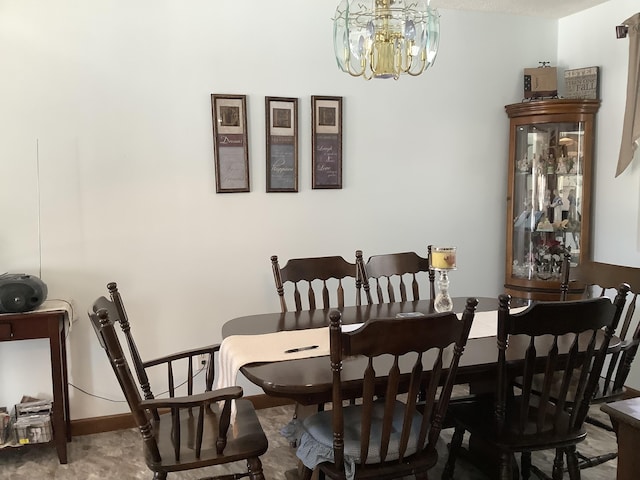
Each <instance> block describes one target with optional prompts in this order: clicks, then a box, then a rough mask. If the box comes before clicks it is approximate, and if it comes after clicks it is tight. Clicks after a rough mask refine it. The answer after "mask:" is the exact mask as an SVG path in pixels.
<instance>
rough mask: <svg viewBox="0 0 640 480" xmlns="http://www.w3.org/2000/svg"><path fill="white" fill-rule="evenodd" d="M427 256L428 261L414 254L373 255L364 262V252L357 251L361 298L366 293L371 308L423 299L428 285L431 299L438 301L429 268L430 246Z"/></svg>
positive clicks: (433, 273)
mask: <svg viewBox="0 0 640 480" xmlns="http://www.w3.org/2000/svg"><path fill="white" fill-rule="evenodd" d="M427 253H428V255H427V258H424V257H421V256H419V255H418V254H417V253H415V252H402V253H389V254H384V255H373V256H371V257H369V259H368V260H367V262H366V263H365V262H364V259H363V256H362V250H357V251H356V264H357V265H358V277H359V278H358V282H357V286H358V287H360V288H359V291H358V298H360V297H361V290H364V296H365V299H366V302H367V303H368V304H369V305H371V304H373V303H393V302H406V301H413V300H420V298H421V297H420V284H421V283H422V284H423V285H428V286H429V294H430V295H431V297H430V298H435V296H436V295H435V284H434V282H435V272H434V271H433V270H432V269H431V268H430V266H429V258H430V257H431V245H429V246H428V247H427ZM427 282H428V283H427ZM371 283H373V288H372V287H371ZM371 290H373V294H372V293H371ZM409 293H410V294H409Z"/></svg>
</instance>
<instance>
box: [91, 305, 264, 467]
mask: <svg viewBox="0 0 640 480" xmlns="http://www.w3.org/2000/svg"><path fill="white" fill-rule="evenodd" d="M89 318H90V320H91V324H92V325H93V327H94V329H95V331H96V335H97V337H98V340H99V342H100V345H101V346H102V347H103V348H104V350H105V352H106V354H107V357H108V359H109V362H110V364H111V366H112V368H113V371H114V373H115V375H116V377H117V379H118V383H119V384H120V386H121V388H122V391H123V393H124V396H125V398H126V400H127V403H128V404H129V408H130V410H131V413H132V415H133V419H134V421H135V423H136V425H137V427H138V429H139V430H140V434H141V437H142V443H143V454H144V457H145V461H146V464H147V466H148V468H149V469H150V470H151V471H152V472H153V479H154V480H164V479H166V478H167V475H168V474H169V473H172V472H179V471H185V470H194V469H200V468H203V467H210V466H219V467H220V468H219V472H218V475H216V476H211V473H212V472H210V471H207V474H208V475H209V476H207V477H206V478H209V479H212V480H213V479H220V480H226V479H229V478H241V477H244V476H248V477H249V478H251V479H252V480H264V475H263V472H262V463H261V460H260V455H262V454H264V453H265V452H266V451H267V447H268V441H267V438H266V436H265V434H264V431H263V430H262V427H261V425H260V422H259V420H258V416H257V414H256V412H255V409H254V408H253V405H252V403H251V402H250V401H249V400H246V399H243V398H241V397H242V394H243V392H242V388H241V387H238V386H234V387H229V388H224V389H220V390H215V391H205V392H204V393H199V394H197V393H191V391H192V375H191V373H192V371H193V363H192V362H193V361H189V360H188V361H187V365H188V367H187V372H186V380H184V381H185V382H186V383H187V384H188V387H187V388H188V391H189V393H187V394H186V395H181V394H179V393H178V387H179V385H178V383H181V382H182V381H183V379H179V378H178V377H177V376H176V371H175V364H177V363H178V362H179V360H180V359H183V358H185V356H186V358H191V352H186V353H184V355H183V353H176V354H172V355H168V356H166V357H163V358H161V359H157V360H153V361H148V362H142V365H143V366H144V367H145V368H149V367H153V366H160V365H163V366H164V367H165V375H166V378H167V379H168V387H167V389H166V392H165V394H168V398H165V397H164V396H163V398H158V397H160V396H161V395H159V394H158V393H156V394H155V398H154V394H153V393H151V386H150V384H149V383H148V378H147V377H144V378H145V379H146V387H147V388H146V389H145V390H144V396H145V398H144V399H143V398H142V395H141V390H142V388H140V387H138V386H137V385H136V382H135V379H134V377H133V375H132V373H131V369H130V367H129V361H128V359H127V357H126V356H125V354H124V351H123V348H122V345H121V343H120V339H119V338H118V334H117V331H116V329H115V325H114V324H115V321H114V319H119V321H120V322H122V321H123V318H126V316H125V317H123V316H121V313H119V312H118V308H116V304H115V303H114V302H112V301H110V300H108V299H107V298H105V297H100V298H99V299H97V300H96V301H95V302H94V304H93V306H92V309H91V310H90V311H89ZM123 331H125V336H126V337H127V342H129V339H130V338H131V334H130V333H131V332H130V329H128V328H127V327H123ZM134 345H135V344H134ZM196 355H200V354H199V353H197V354H196ZM134 363H135V362H134ZM207 382H208V380H207ZM208 387H209V389H210V385H208ZM232 401H235V404H236V409H235V418H234V421H233V423H232V422H231V402H232ZM130 454H133V453H130ZM242 460H244V461H246V465H247V466H246V471H244V472H239V473H236V474H234V473H232V469H237V468H238V467H237V465H234V466H232V467H231V468H230V467H229V466H227V465H228V464H231V463H233V462H237V461H242ZM234 475H235V476H234Z"/></svg>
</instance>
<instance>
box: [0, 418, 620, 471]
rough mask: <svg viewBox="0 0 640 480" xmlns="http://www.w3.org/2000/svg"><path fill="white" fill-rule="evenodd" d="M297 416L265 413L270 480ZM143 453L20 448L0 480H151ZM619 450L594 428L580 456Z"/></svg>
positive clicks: (136, 447)
mask: <svg viewBox="0 0 640 480" xmlns="http://www.w3.org/2000/svg"><path fill="white" fill-rule="evenodd" d="M592 411H593V413H594V414H595V415H597V416H598V417H599V418H604V419H607V417H606V415H604V414H603V413H602V412H600V411H599V409H598V408H597V407H593V408H592ZM291 414H292V408H291V407H277V408H269V409H265V410H261V411H260V412H259V415H260V421H261V422H262V425H263V428H264V429H265V431H266V432H267V435H268V437H269V451H268V452H267V453H266V455H264V456H263V457H262V461H263V466H264V473H265V476H266V478H267V479H284V478H285V475H284V472H285V471H286V470H289V469H291V468H293V467H294V466H295V462H296V457H295V452H294V450H293V449H292V448H291V447H290V446H289V444H288V443H287V441H286V440H285V439H284V438H283V437H282V436H281V435H280V433H279V432H280V428H282V426H283V425H285V424H286V423H287V422H288V421H289V420H290V419H291ZM451 433H452V432H451V431H450V430H446V431H445V432H444V433H443V442H442V445H441V448H440V449H439V450H440V452H441V458H440V462H439V464H438V466H437V467H436V468H435V469H434V470H433V473H432V474H431V475H430V478H432V479H439V478H440V473H441V469H442V463H443V462H444V461H445V460H446V441H447V440H448V439H449V438H450V436H451ZM141 448H142V447H141V441H140V437H139V434H138V433H137V431H136V430H134V429H132V430H122V431H118V432H110V433H103V434H96V435H86V436H83V437H74V439H73V442H71V443H70V444H69V463H68V464H67V465H60V464H59V463H58V459H57V456H56V454H55V449H53V448H49V447H47V448H37V449H34V448H30V449H19V450H14V451H11V452H8V451H6V450H7V449H5V451H2V452H0V479H2V480H5V479H6V480H27V479H29V480H34V479H64V480H97V479H117V480H130V479H131V480H133V479H146V480H151V479H152V477H153V475H152V474H151V472H150V471H149V470H148V469H147V468H146V466H145V464H144V460H143V458H142V454H141ZM615 448H616V443H615V437H614V435H613V434H611V433H608V432H605V431H603V430H601V429H596V428H591V427H590V429H589V435H588V437H587V440H586V441H585V442H583V443H582V444H581V445H580V448H579V451H581V452H583V453H588V454H594V453H603V452H605V451H611V450H615ZM533 461H534V464H535V465H537V466H539V467H540V468H542V469H543V470H545V471H548V472H549V474H550V470H551V465H552V462H553V452H547V453H545V454H540V453H537V454H534V460H533ZM209 474H213V470H212V469H204V470H201V471H199V472H198V473H197V474H196V473H194V472H186V473H178V474H174V475H169V480H181V479H197V478H201V477H204V476H207V475H209ZM615 476H616V461H615V460H613V461H609V462H607V463H605V464H603V465H600V466H597V467H593V468H589V469H586V470H583V471H582V479H583V480H612V479H614V478H615ZM455 477H456V478H457V479H460V480H485V479H486V477H485V476H483V475H482V474H480V473H479V472H478V471H477V470H476V469H474V468H473V467H472V466H470V465H468V464H466V463H465V462H463V461H460V462H459V464H458V466H457V467H456V475H455ZM565 478H568V475H566V474H565Z"/></svg>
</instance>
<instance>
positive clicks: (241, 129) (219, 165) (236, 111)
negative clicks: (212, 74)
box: [211, 94, 250, 193]
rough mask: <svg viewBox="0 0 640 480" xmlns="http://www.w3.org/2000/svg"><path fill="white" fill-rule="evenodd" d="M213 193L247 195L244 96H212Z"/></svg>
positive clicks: (247, 153) (245, 102)
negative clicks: (214, 187) (214, 177)
mask: <svg viewBox="0 0 640 480" xmlns="http://www.w3.org/2000/svg"><path fill="white" fill-rule="evenodd" d="M211 114H212V117H213V147H214V148H213V153H214V157H215V169H216V193H233V192H248V191H250V189H249V144H248V142H247V98H246V95H216V94H212V95H211Z"/></svg>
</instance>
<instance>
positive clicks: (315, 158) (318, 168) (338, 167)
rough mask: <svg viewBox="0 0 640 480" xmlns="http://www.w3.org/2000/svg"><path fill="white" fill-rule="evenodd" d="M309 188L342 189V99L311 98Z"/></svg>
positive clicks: (315, 96)
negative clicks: (310, 183)
mask: <svg viewBox="0 0 640 480" xmlns="http://www.w3.org/2000/svg"><path fill="white" fill-rule="evenodd" d="M311 126H312V130H311V148H312V151H311V182H312V185H311V186H312V188H314V189H322V188H337V189H340V188H342V97H324V96H317V95H314V96H312V97H311Z"/></svg>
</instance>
